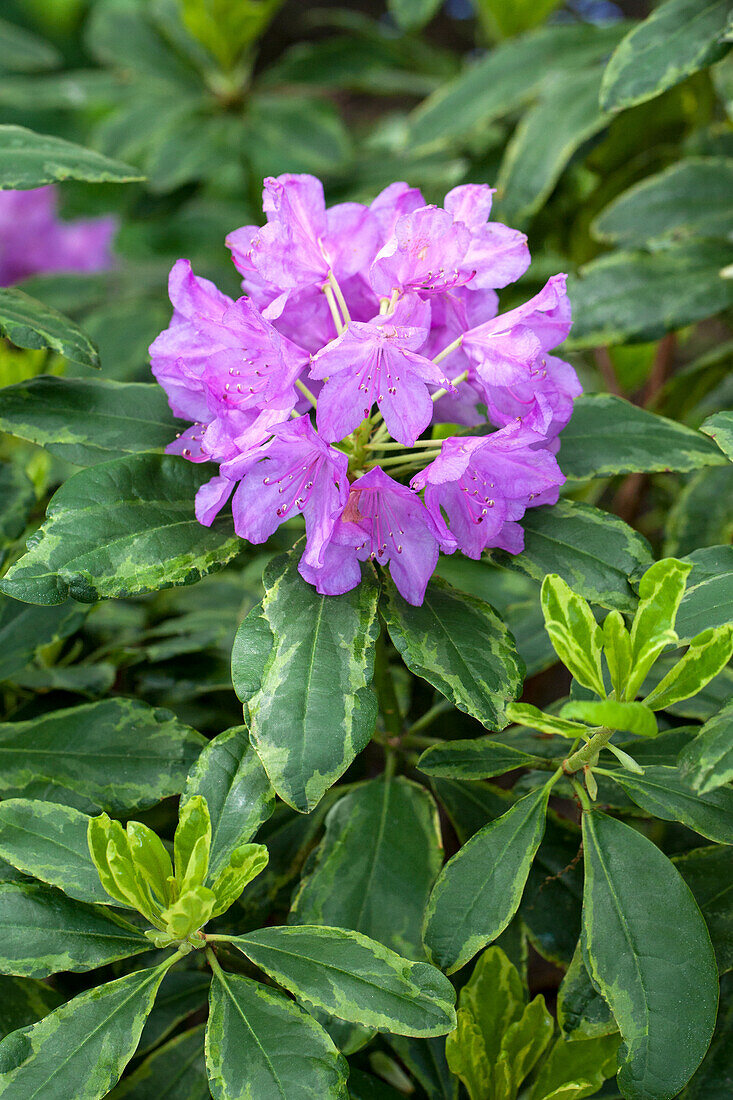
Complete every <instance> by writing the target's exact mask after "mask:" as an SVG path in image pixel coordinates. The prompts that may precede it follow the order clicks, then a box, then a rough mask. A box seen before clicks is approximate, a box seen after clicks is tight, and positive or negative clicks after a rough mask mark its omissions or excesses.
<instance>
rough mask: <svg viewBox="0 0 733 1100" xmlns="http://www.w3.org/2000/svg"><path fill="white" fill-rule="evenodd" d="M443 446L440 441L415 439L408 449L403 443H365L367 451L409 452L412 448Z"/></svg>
mask: <svg viewBox="0 0 733 1100" xmlns="http://www.w3.org/2000/svg"><path fill="white" fill-rule="evenodd" d="M442 444H443V440H442V439H416V440H415V442H414V443H411V444H410V446H409V447H406V446H405V445H404V443H375V442H374V441H372V442H371V443H367V445H366V450H367V451H411V450H412V449H413V448H414V447H440V446H442Z"/></svg>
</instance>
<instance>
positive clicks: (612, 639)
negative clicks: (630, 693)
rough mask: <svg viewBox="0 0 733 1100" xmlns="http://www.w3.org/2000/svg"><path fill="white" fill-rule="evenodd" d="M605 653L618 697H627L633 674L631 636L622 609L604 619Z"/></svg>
mask: <svg viewBox="0 0 733 1100" xmlns="http://www.w3.org/2000/svg"><path fill="white" fill-rule="evenodd" d="M603 655H604V657H605V658H606V664H607V665H608V671H609V674H610V676H611V686H612V687H613V690H614V691H615V692H616V698H617V699H624V698H625V689H626V684H627V682H628V679H629V676H630V674H631V666H632V657H631V636H630V635H629V632H628V630H627V629H626V623H625V622H624V617H623V615H622V614H621V612H620V611H611V612H609V614H608V615H606V618H605V619H604V620H603Z"/></svg>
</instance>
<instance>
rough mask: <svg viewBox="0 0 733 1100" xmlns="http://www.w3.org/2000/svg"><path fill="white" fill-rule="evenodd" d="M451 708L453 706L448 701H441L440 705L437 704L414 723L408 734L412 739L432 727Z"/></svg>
mask: <svg viewBox="0 0 733 1100" xmlns="http://www.w3.org/2000/svg"><path fill="white" fill-rule="evenodd" d="M451 707H452V704H451V703H449V702H448V700H447V699H441V700H440V702H439V703H435V704H434V705H433V706H432V707H431V708H430V710H426V711H425V713H424V714H423V715H422V716H421V717H420V718H418V719H417V720H416V721H415V722H413V723H412V725H411V726H410V728H409V729H408V731H407V733H408V734H409V736H410V737H412V736H413V734H415V733H420V731H421V730H426V729H427V728H428V726H432V724H433V722H434V721H435V719H436V718H439V717H440V715H441V714H445V712H446V711H447V710H450V709H451Z"/></svg>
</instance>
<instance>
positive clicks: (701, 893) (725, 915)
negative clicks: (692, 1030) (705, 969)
mask: <svg viewBox="0 0 733 1100" xmlns="http://www.w3.org/2000/svg"><path fill="white" fill-rule="evenodd" d="M674 863H675V866H676V867H677V870H678V871H679V872H680V874H681V875H682V877H683V879H684V880H685V882H686V883H687V885H688V886H689V887H690V889H691V890H692V892H693V894H694V895H695V901H696V902H697V904H698V905H699V906H700V911H701V912H702V915H703V917H704V918H705V923H706V925H707V927H708V931H709V933H710V939H711V940H712V941H713V947H714V948H715V957H716V959H717V963H718V970H719V972H720V973H721V974H724V973H725V971H726V970H731V969H733V848H731V847H730V846H729V845H720V846H718V845H713V846H711V847H705V848H694V849H693V850H692V851H691V852H686V853H685V854H684V855H681V856H677V857H676V858H675V860H674Z"/></svg>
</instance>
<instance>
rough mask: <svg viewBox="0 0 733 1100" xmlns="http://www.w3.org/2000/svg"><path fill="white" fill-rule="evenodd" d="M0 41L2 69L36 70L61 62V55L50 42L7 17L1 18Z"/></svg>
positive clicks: (13, 70)
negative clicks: (6, 18)
mask: <svg viewBox="0 0 733 1100" xmlns="http://www.w3.org/2000/svg"><path fill="white" fill-rule="evenodd" d="M0 41H1V42H2V45H3V55H2V64H0V69H2V70H5V71H10V72H21V73H24V72H36V71H37V70H39V69H53V68H55V67H56V66H57V65H59V64H61V55H60V54H59V52H58V50H57V49H55V47H54V46H52V45H51V43H50V42H46V41H45V39H43V38H39V37H38V36H37V35H35V34H32V33H31V32H30V31H28V30H26V29H25V27H19V26H17V25H16V24H15V23H9V22H8V21H7V20H5V19H2V20H0Z"/></svg>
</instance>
